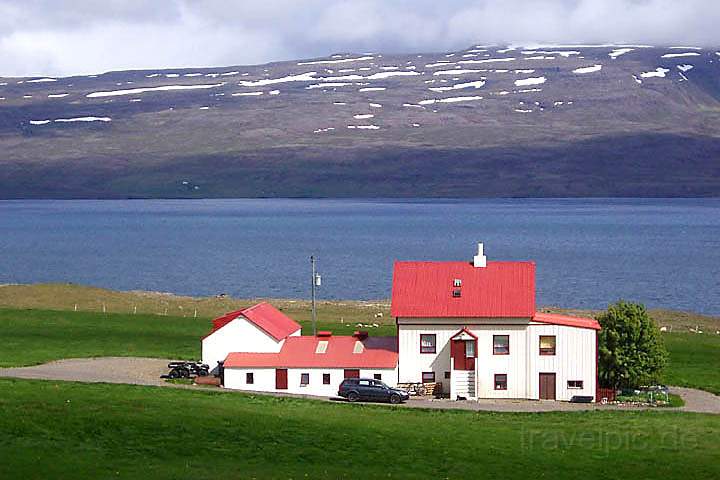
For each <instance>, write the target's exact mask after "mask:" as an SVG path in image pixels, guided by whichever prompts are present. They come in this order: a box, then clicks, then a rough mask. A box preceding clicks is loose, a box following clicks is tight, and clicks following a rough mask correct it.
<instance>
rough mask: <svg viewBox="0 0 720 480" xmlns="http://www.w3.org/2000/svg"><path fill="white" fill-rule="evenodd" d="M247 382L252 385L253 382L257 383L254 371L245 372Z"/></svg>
mask: <svg viewBox="0 0 720 480" xmlns="http://www.w3.org/2000/svg"><path fill="white" fill-rule="evenodd" d="M245 383H247V384H248V385H252V384H253V383H255V375H253V373H252V372H248V373H246V374H245Z"/></svg>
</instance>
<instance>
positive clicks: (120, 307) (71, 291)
mask: <svg viewBox="0 0 720 480" xmlns="http://www.w3.org/2000/svg"><path fill="white" fill-rule="evenodd" d="M259 301H268V302H270V303H272V304H273V305H275V306H277V307H278V308H280V309H281V310H284V311H286V312H288V314H290V315H291V316H292V315H295V316H297V317H299V319H300V320H303V319H304V317H308V318H309V316H310V301H309V300H306V299H292V298H261V297H257V298H250V299H239V298H233V297H230V296H228V295H215V296H208V297H193V296H185V295H177V294H174V293H169V292H156V291H144V290H131V291H118V290H110V289H105V288H98V287H91V286H85V285H77V284H68V283H39V284H0V308H21V309H39V310H69V311H74V310H77V311H90V312H105V313H126V314H127V313H137V314H141V313H142V314H157V315H166V316H178V317H197V318H212V317H216V316H220V315H222V314H224V313H227V312H230V311H234V310H239V309H241V308H245V307H247V306H249V305H252V304H254V303H257V302H259ZM317 305H318V310H321V311H323V313H324V314H325V315H328V316H331V317H333V316H335V317H337V318H338V319H341V318H342V317H343V315H346V316H349V317H355V316H360V317H362V316H365V317H367V318H368V319H373V321H374V322H377V323H379V324H394V319H393V318H392V317H391V316H390V300H389V299H380V300H322V299H321V300H318V302H317ZM537 308H538V310H542V311H546V312H555V313H569V314H573V315H579V316H585V317H594V316H595V315H597V314H598V313H599V312H600V311H601V310H593V309H576V308H570V307H557V306H538V307H537ZM648 310H649V312H650V315H651V316H652V317H653V318H654V319H655V320H656V322H657V323H658V324H659V325H660V326H665V327H668V328H669V329H680V330H679V331H689V330H692V329H697V328H698V327H699V328H705V329H708V330H711V331H715V330H719V331H720V316H714V315H703V314H698V313H694V312H685V311H680V310H673V309H657V308H651V309H648Z"/></svg>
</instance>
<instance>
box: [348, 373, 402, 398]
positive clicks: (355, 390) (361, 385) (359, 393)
mask: <svg viewBox="0 0 720 480" xmlns="http://www.w3.org/2000/svg"><path fill="white" fill-rule="evenodd" d="M338 395H339V396H341V397H343V398H346V399H347V400H348V401H349V402H357V401H358V400H364V401H368V402H390V403H401V402H404V401H406V400H407V399H409V398H410V395H409V394H408V392H406V391H405V390H400V389H398V388H391V387H388V386H387V385H386V384H385V383H383V382H381V381H380V380H374V379H370V378H346V379H345V380H343V381H342V383H341V384H340V388H339V389H338Z"/></svg>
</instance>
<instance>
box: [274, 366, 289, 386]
mask: <svg viewBox="0 0 720 480" xmlns="http://www.w3.org/2000/svg"><path fill="white" fill-rule="evenodd" d="M287 388H288V377H287V369H286V368H276V369H275V389H277V390H287Z"/></svg>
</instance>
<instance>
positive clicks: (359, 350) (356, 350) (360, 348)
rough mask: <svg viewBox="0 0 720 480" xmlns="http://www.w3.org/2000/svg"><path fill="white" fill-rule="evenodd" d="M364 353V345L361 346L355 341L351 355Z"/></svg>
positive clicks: (360, 343)
mask: <svg viewBox="0 0 720 480" xmlns="http://www.w3.org/2000/svg"><path fill="white" fill-rule="evenodd" d="M364 351H365V345H363V343H362V342H360V341H356V342H355V347H354V348H353V353H363V352H364Z"/></svg>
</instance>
